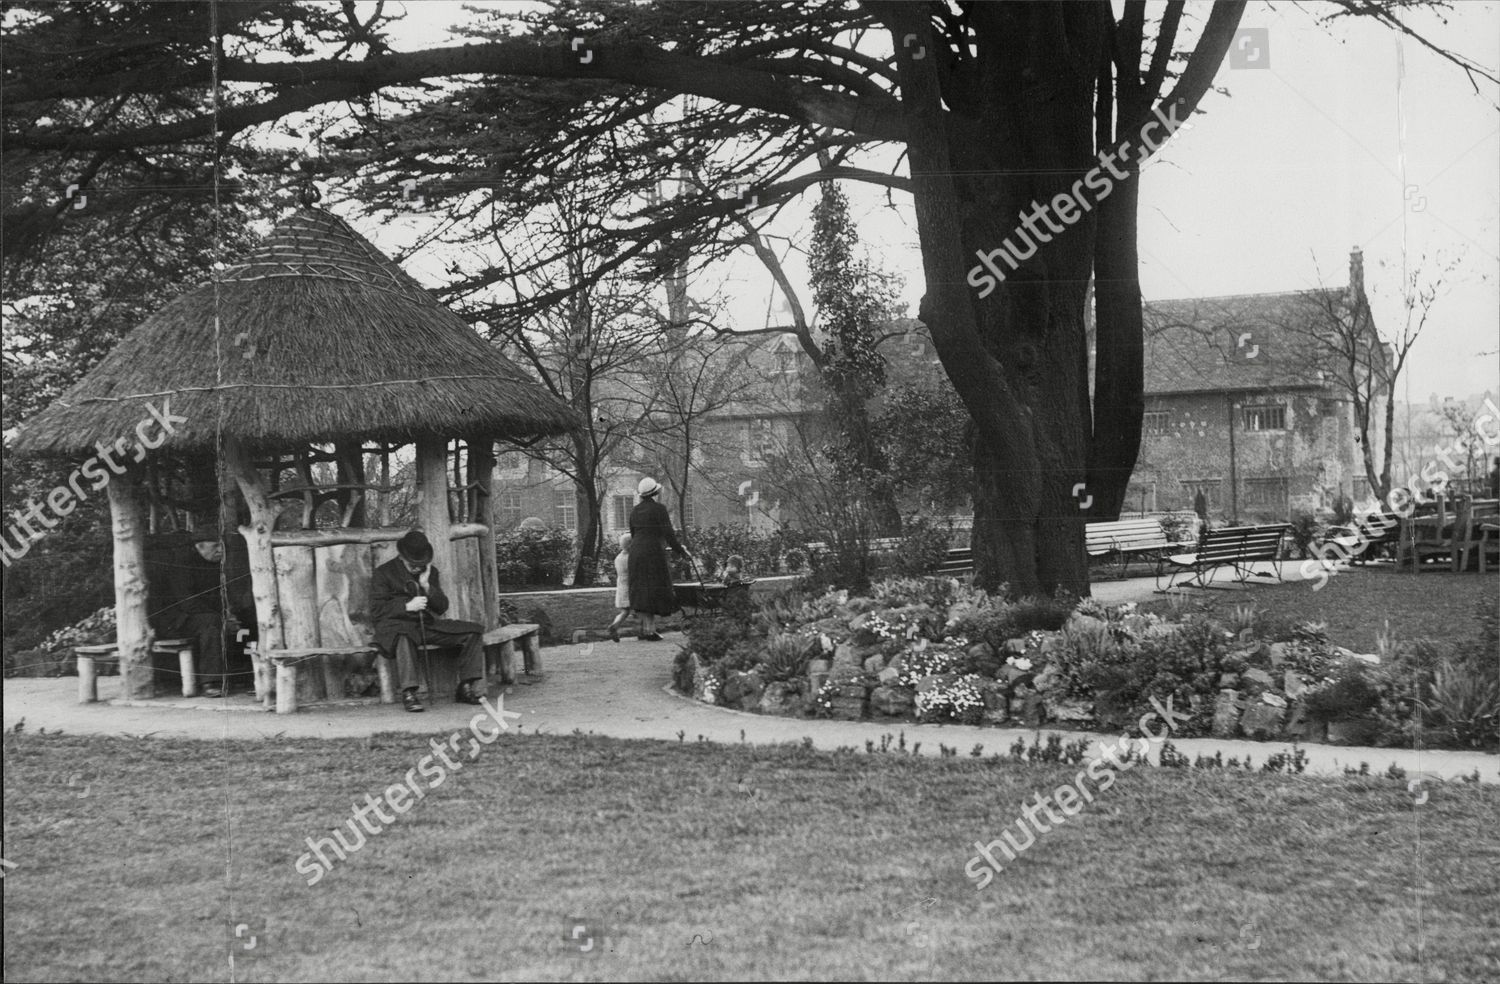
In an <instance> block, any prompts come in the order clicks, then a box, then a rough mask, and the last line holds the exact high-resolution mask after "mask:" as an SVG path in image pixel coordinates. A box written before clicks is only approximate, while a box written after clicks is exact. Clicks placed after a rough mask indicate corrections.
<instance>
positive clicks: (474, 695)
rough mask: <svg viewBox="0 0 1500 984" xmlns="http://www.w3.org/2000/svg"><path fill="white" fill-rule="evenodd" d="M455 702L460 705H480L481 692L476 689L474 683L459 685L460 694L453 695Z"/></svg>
mask: <svg viewBox="0 0 1500 984" xmlns="http://www.w3.org/2000/svg"><path fill="white" fill-rule="evenodd" d="M453 700H454V702H455V703H458V704H477V703H479V691H477V690H475V689H474V685H473V684H472V683H469V682H467V681H465V682H464V683H460V684H459V685H458V693H456V694H454V695H453Z"/></svg>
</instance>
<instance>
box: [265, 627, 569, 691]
mask: <svg viewBox="0 0 1500 984" xmlns="http://www.w3.org/2000/svg"><path fill="white" fill-rule="evenodd" d="M540 629H541V626H539V625H536V624H534V623H531V622H517V623H516V624H514V625H505V626H502V627H500V628H498V629H491V630H489V631H488V632H486V633H485V634H484V635H483V637H482V639H483V642H484V645H485V646H486V647H489V646H499V647H500V662H499V667H498V669H499V673H500V682H501V683H514V682H515V652H516V644H517V643H518V642H519V643H520V644H521V647H522V650H523V652H524V654H525V662H524V672H525V673H526V674H527V675H528V676H540V675H541V672H542V650H541V638H540ZM442 648H444V647H442V646H418V647H417V649H418V650H421V651H425V652H432V651H435V650H438V649H442ZM330 656H337V657H347V656H374V657H375V672H376V674H377V675H378V676H379V677H380V702H381V703H382V704H394V703H395V702H396V675H395V672H394V666H393V665H392V664H394V662H395V660H391V659H386V658H384V657H383V656H381V655H380V650H379V649H378V648H377V647H375V646H373V645H370V646H305V647H302V648H300V649H272V650H270V651H268V652H266V653H265V654H264V655H263V656H262V655H260V654H255V657H254V658H255V661H256V674H255V692H256V693H257V694H259V695H260V698H261V702H262V703H263V704H264V705H265V708H266V710H270V709H271V689H272V688H271V681H270V671H271V667H272V666H274V668H275V676H276V685H275V691H276V713H277V714H291V713H293V712H294V711H296V710H297V704H298V701H297V670H298V668H299V667H300V666H301V665H302V664H304V663H307V662H312V661H315V662H316V663H317V664H318V665H319V666H320V667H321V664H322V663H323V661H324V659H325V658H326V657H330ZM267 664H269V665H267ZM486 669H487V670H488V669H490V668H489V667H486ZM434 675H436V674H434ZM440 689H446V688H445V687H439V686H438V685H437V682H436V681H434V680H428V681H427V690H428V694H429V695H430V694H432V693H435V692H437V691H438V690H440Z"/></svg>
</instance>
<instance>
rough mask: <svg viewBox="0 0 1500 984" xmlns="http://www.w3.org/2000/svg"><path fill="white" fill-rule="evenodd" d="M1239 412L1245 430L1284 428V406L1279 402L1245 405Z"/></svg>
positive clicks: (1277, 429) (1275, 429)
mask: <svg viewBox="0 0 1500 984" xmlns="http://www.w3.org/2000/svg"><path fill="white" fill-rule="evenodd" d="M1241 413H1242V414H1243V416H1242V418H1241V419H1242V420H1243V421H1244V429H1245V430H1247V431H1279V430H1286V407H1284V406H1282V405H1281V404H1279V403H1267V404H1260V405H1247V406H1245V407H1244V408H1242V410H1241Z"/></svg>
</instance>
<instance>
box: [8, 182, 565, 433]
mask: <svg viewBox="0 0 1500 984" xmlns="http://www.w3.org/2000/svg"><path fill="white" fill-rule="evenodd" d="M216 315H217V327H216V323H215V317H216ZM168 398H170V401H171V411H172V413H173V414H175V415H176V416H178V417H185V418H186V419H187V422H186V423H185V424H181V425H178V427H177V432H176V433H175V434H174V435H172V436H171V437H169V438H168V441H167V443H166V445H165V446H166V448H167V449H169V450H175V451H179V452H181V451H192V450H210V449H212V448H213V447H214V446H215V437H216V431H218V429H219V427H220V426H222V428H223V433H225V434H232V435H233V436H235V437H237V438H238V439H240V440H241V441H242V442H244V443H245V445H246V446H247V447H249V448H251V449H259V448H268V447H272V446H275V445H285V444H288V443H291V442H301V441H331V440H335V439H345V438H369V439H377V440H386V441H392V442H396V443H405V442H409V441H412V440H414V439H415V438H416V437H417V436H419V435H433V436H449V437H452V436H458V435H461V434H463V435H467V434H475V433H490V434H503V435H506V436H508V437H512V438H520V437H528V436H531V435H537V434H555V433H560V432H562V431H566V430H568V429H570V428H571V427H572V426H574V425H575V423H576V417H575V415H574V413H573V412H572V411H571V410H570V409H569V408H568V407H567V406H565V405H564V404H562V403H561V402H560V401H558V400H557V399H556V398H554V397H553V396H552V395H551V394H550V393H548V392H547V391H546V390H545V389H543V388H542V387H541V386H540V385H539V384H537V383H535V382H533V381H532V380H530V379H528V378H527V377H526V375H525V374H524V373H522V372H521V370H520V369H518V368H517V367H516V366H515V365H514V364H513V363H511V361H510V360H509V359H507V358H506V357H505V356H503V355H501V354H500V352H499V351H498V350H496V349H495V347H494V346H492V345H489V344H488V343H486V342H485V341H484V340H483V339H481V338H480V337H479V336H478V335H477V334H475V333H474V331H473V330H472V329H471V328H470V327H469V326H468V325H467V324H465V323H464V321H463V319H461V318H459V317H458V315H456V314H454V313H453V312H452V311H450V310H448V309H447V308H446V307H444V306H443V305H441V304H439V303H438V302H437V300H436V299H434V298H433V297H432V295H431V294H429V293H428V292H427V291H426V290H425V289H423V288H422V287H421V286H420V285H419V284H418V283H417V282H416V281H415V280H413V279H412V278H411V277H410V276H408V275H407V274H406V273H405V272H404V271H403V270H402V269H401V268H400V267H399V266H397V265H396V264H395V263H394V262H392V261H391V260H390V259H389V258H387V257H386V256H384V255H383V254H382V253H381V252H380V251H379V250H377V249H376V248H375V247H374V246H372V245H371V244H370V243H369V242H368V241H367V240H366V239H365V238H364V237H362V236H361V235H360V234H359V233H357V232H355V231H354V230H353V229H352V228H350V227H349V225H348V223H346V222H344V221H343V220H342V219H340V218H338V217H337V216H335V215H333V214H331V213H329V212H325V211H323V210H321V209H314V208H303V209H300V210H298V211H297V213H296V214H294V215H293V216H291V217H290V218H289V219H287V220H286V221H284V222H282V223H281V224H280V225H279V226H278V227H277V228H276V230H275V231H274V232H273V233H272V234H271V236H270V237H269V238H268V239H266V241H265V242H264V244H263V245H262V246H261V248H260V249H259V250H258V251H257V252H256V253H255V254H254V255H252V256H251V257H250V258H249V259H247V260H246V261H245V262H244V263H241V264H239V265H238V266H234V267H231V268H230V269H228V270H225V271H223V272H222V273H221V274H219V275H218V276H217V277H216V278H215V279H214V280H213V281H211V282H209V283H205V284H203V285H201V286H199V287H197V288H196V289H194V290H191V291H189V292H188V293H186V294H184V295H182V296H181V297H179V298H177V299H176V300H174V301H172V302H170V303H168V304H167V305H165V306H164V307H163V308H162V309H161V310H160V311H158V312H157V313H156V314H154V315H152V316H151V317H150V318H147V319H146V321H144V322H143V323H142V324H141V325H140V326H139V327H138V328H136V329H135V330H134V331H133V332H131V333H130V335H129V336H127V337H126V338H125V339H124V341H122V342H121V343H120V345H119V346H118V347H117V348H116V349H115V350H114V351H113V352H111V353H110V354H109V355H108V356H107V357H105V358H104V360H103V361H101V362H100V363H99V365H97V366H95V367H94V369H93V370H92V371H91V372H89V374H88V375H87V376H85V377H84V378H83V379H82V380H80V381H79V382H78V383H77V384H76V385H74V386H73V387H72V388H71V389H69V390H68V391H67V392H66V393H64V394H63V395H62V396H61V397H60V398H59V399H58V400H57V402H56V403H54V404H53V405H52V406H50V407H48V408H47V409H46V410H44V411H43V412H42V413H39V414H37V415H36V416H35V417H33V418H32V419H31V420H29V421H27V422H26V424H25V425H24V426H23V427H22V428H21V430H20V431H19V433H18V434H17V436H16V440H15V442H14V446H13V450H15V451H17V452H20V453H33V454H56V455H75V454H85V455H86V454H89V453H92V451H93V450H94V444H95V442H96V441H104V442H105V443H106V444H108V443H109V442H112V441H114V440H115V439H116V438H118V437H121V436H128V435H130V434H131V433H132V432H133V431H134V428H135V427H136V425H137V424H138V423H139V422H140V421H141V420H142V418H143V416H146V415H147V411H146V409H145V404H146V402H147V401H152V402H154V403H155V404H156V405H157V406H161V404H162V401H164V400H167V399H168Z"/></svg>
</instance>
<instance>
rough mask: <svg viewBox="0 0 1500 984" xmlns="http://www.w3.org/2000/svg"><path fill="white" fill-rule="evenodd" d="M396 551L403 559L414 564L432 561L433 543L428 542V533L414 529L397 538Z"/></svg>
mask: <svg viewBox="0 0 1500 984" xmlns="http://www.w3.org/2000/svg"><path fill="white" fill-rule="evenodd" d="M396 553H397V554H398V555H400V557H401V559H402V560H407V561H410V562H411V563H413V564H430V563H432V544H431V543H429V542H428V540H427V534H425V533H423V532H422V531H421V530H412V531H411V532H410V533H408V534H406V535H405V536H403V537H402V538H401V539H399V540H397V541H396Z"/></svg>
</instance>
